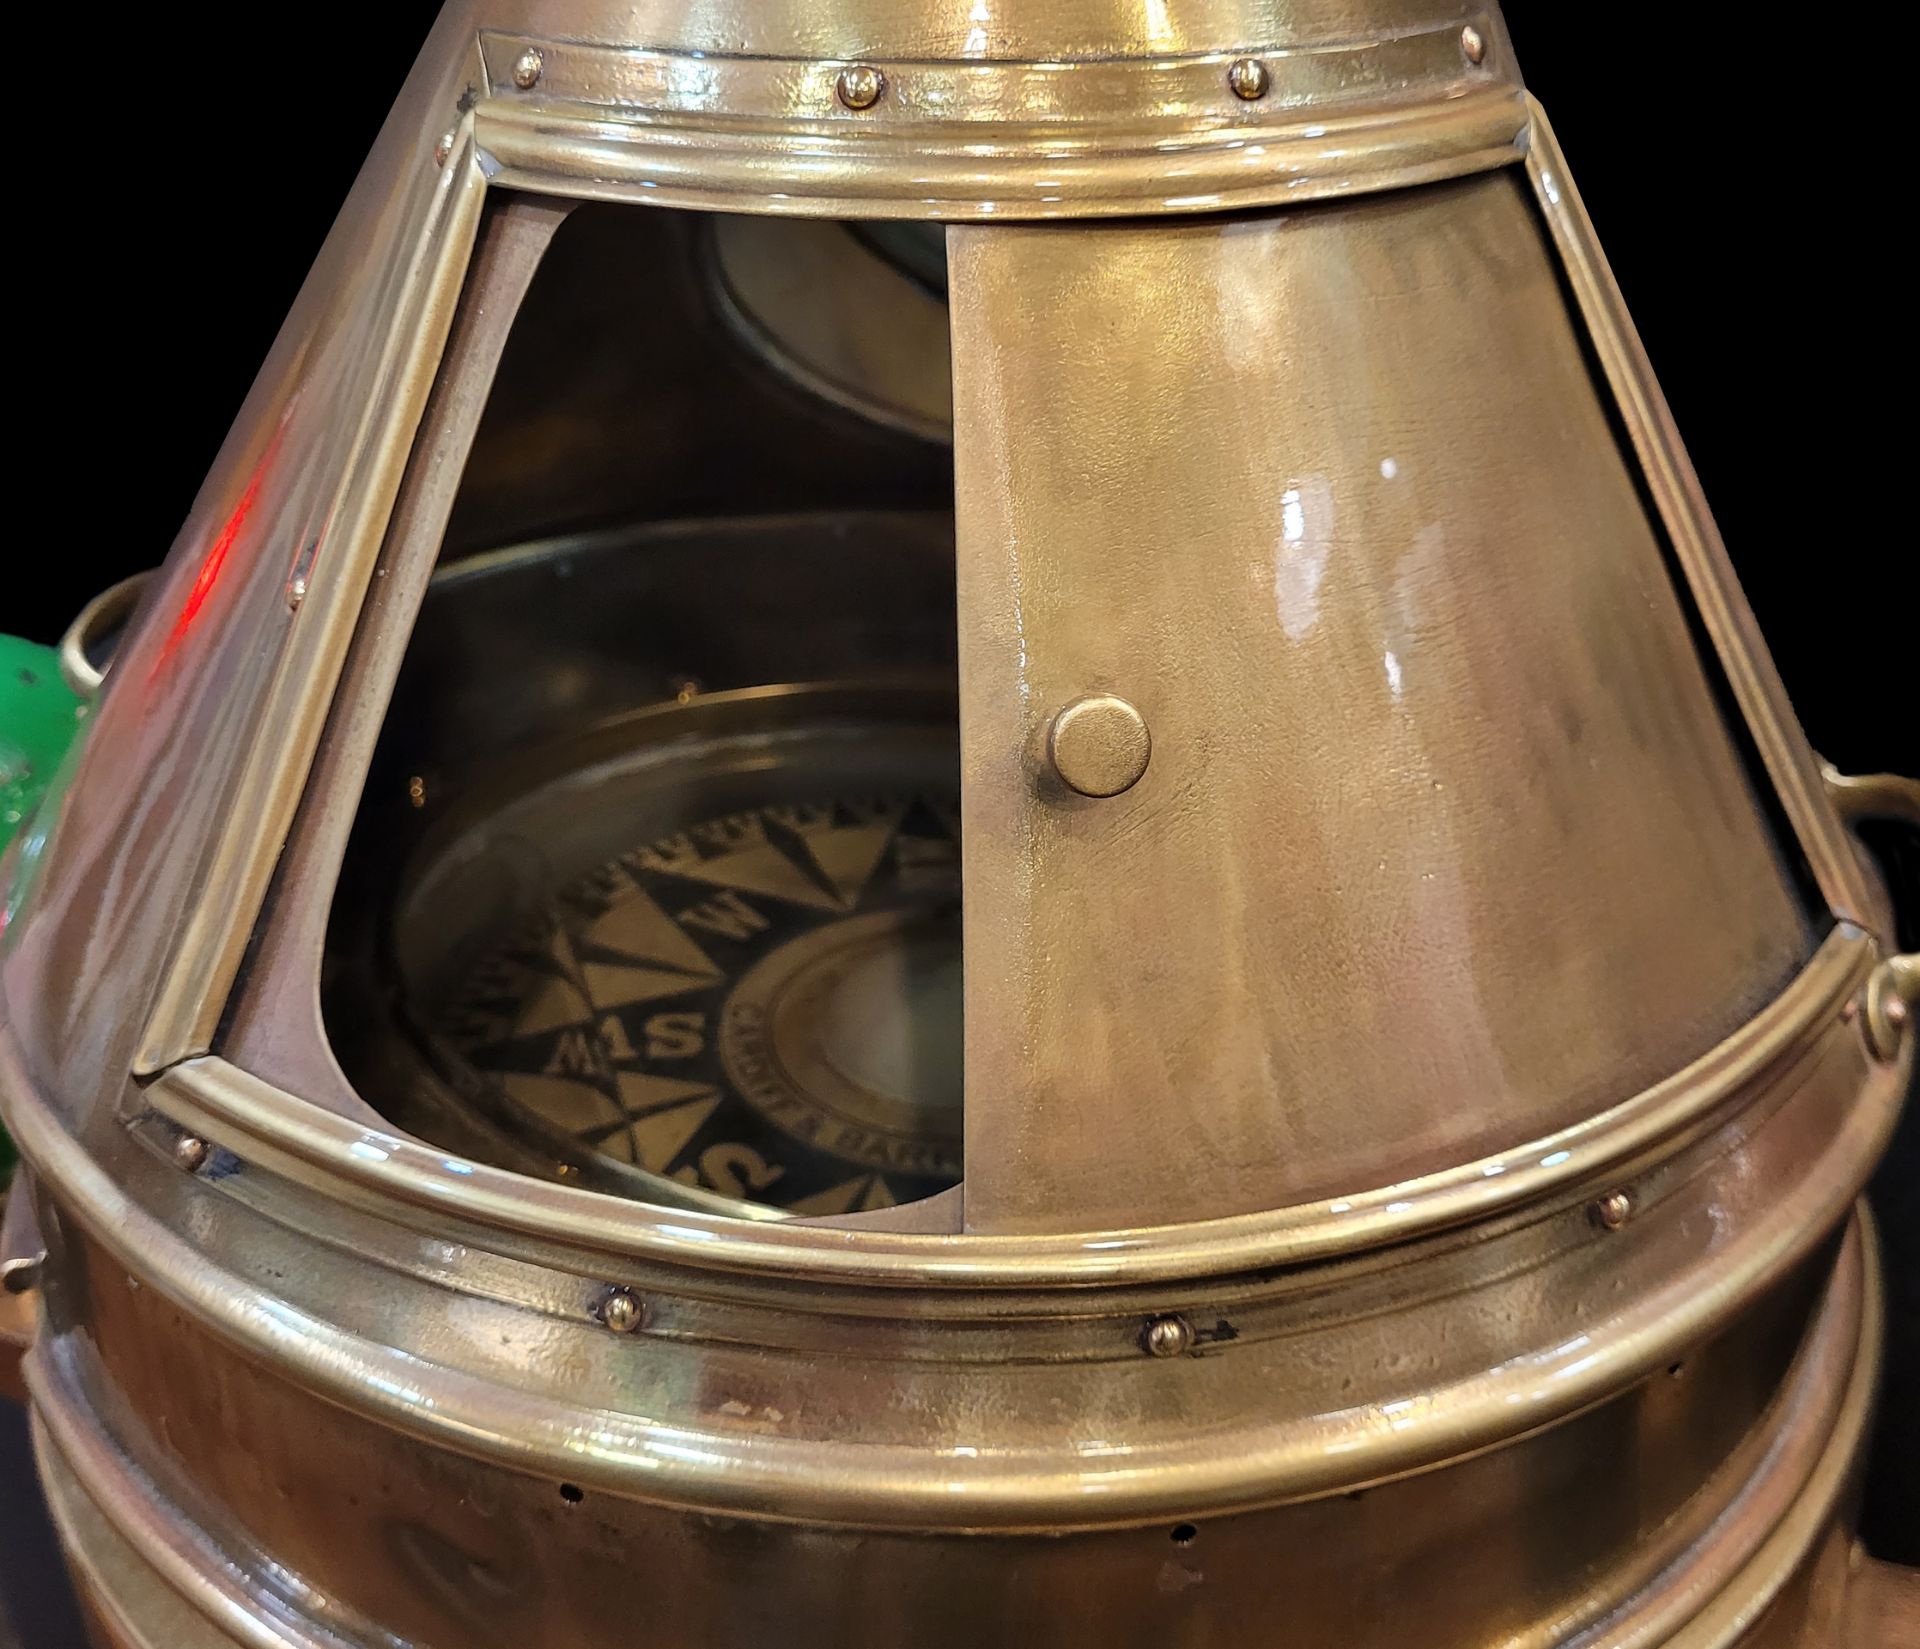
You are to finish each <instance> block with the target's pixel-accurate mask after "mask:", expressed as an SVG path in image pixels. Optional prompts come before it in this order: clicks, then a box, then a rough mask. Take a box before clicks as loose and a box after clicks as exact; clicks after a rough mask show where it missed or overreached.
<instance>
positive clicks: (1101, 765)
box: [1047, 693, 1153, 796]
mask: <svg viewBox="0 0 1920 1649" xmlns="http://www.w3.org/2000/svg"><path fill="white" fill-rule="evenodd" d="M1152 755H1153V738H1152V736H1151V735H1150V734H1149V733H1148V732H1147V724H1146V722H1145V720H1144V719H1143V718H1142V717H1141V715H1140V712H1139V711H1138V710H1136V709H1134V707H1133V706H1132V705H1131V704H1129V703H1127V701H1126V700H1125V699H1122V698H1115V697H1114V696H1113V695H1112V694H1111V693H1090V694H1088V695H1087V696H1086V697H1085V698H1077V699H1075V700H1074V701H1073V703H1071V704H1069V705H1068V706H1067V707H1066V708H1065V709H1064V710H1062V711H1061V712H1060V713H1059V714H1058V715H1057V716H1055V717H1054V718H1053V725H1052V726H1051V727H1049V728H1048V729H1047V756H1048V758H1049V760H1051V761H1052V763H1053V770H1054V771H1055V772H1056V773H1058V774H1059V775H1060V777H1061V779H1062V780H1064V781H1065V783H1066V784H1067V785H1068V787H1069V788H1071V789H1074V790H1077V791H1079V792H1080V794H1081V795H1083V796H1117V795H1119V794H1120V792H1121V791H1123V790H1130V789H1132V787H1133V786H1134V785H1136V784H1138V783H1139V782H1140V775H1141V774H1142V773H1144V772H1146V770H1147V762H1148V760H1149V758H1151V756H1152Z"/></svg>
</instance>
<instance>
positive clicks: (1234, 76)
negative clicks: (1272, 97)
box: [1227, 57, 1273, 103]
mask: <svg viewBox="0 0 1920 1649" xmlns="http://www.w3.org/2000/svg"><path fill="white" fill-rule="evenodd" d="M1227 84H1228V85H1229V86H1231V87H1232V88H1233V95H1234V96H1235V97H1237V98H1240V99H1242V100H1243V101H1244V102H1247V103H1252V102H1254V101H1255V100H1256V99H1258V98H1262V97H1265V96H1266V95H1267V88H1268V87H1269V86H1271V85H1272V84H1273V77H1272V76H1271V75H1269V74H1268V73H1267V66H1266V64H1264V63H1262V62H1261V61H1260V59H1259V58H1257V57H1236V58H1235V59H1234V60H1233V63H1232V65H1231V66H1230V67H1229V68H1228V70H1227Z"/></svg>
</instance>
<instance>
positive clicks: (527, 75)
mask: <svg viewBox="0 0 1920 1649" xmlns="http://www.w3.org/2000/svg"><path fill="white" fill-rule="evenodd" d="M546 66H547V60H546V59H545V58H544V57H542V56H541V55H540V54H539V53H538V52H537V51H535V50H534V49H533V48H532V47H531V46H529V47H528V48H527V49H526V50H525V51H523V52H522V53H521V54H520V55H519V56H518V57H516V58H515V59H514V60H513V83H514V85H516V86H518V87H519V88H520V89H521V91H523V92H524V91H526V90H527V89H528V88H529V87H531V86H533V85H534V84H535V83H536V82H537V81H538V80H539V79H540V71H541V70H542V69H544V68H545V67H546Z"/></svg>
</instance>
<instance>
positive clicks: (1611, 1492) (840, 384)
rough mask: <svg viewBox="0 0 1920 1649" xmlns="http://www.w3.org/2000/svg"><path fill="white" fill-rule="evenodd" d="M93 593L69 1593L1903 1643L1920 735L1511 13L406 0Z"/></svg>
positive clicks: (16, 1092)
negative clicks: (1659, 306) (426, 30)
mask: <svg viewBox="0 0 1920 1649" xmlns="http://www.w3.org/2000/svg"><path fill="white" fill-rule="evenodd" d="M132 599H133V598H132V595H131V592H130V593H129V595H128V597H126V598H123V599H119V600H117V601H116V602H109V603H108V604H107V605H106V606H104V607H102V608H100V609H99V610H97V611H92V612H91V613H90V616H89V617H88V618H87V619H86V620H83V622H82V623H81V624H80V625H79V626H77V627H76V633H75V638H74V641H73V646H72V649H71V654H72V656H71V658H70V661H69V667H70V673H72V674H73V675H74V677H75V679H76V681H78V682H81V683H83V684H84V686H85V688H86V690H87V691H88V692H90V693H97V695H98V700H97V704H96V705H95V706H94V709H93V714H92V716H91V718H90V731H89V734H88V737H87V740H86V743H85V745H84V748H83V749H82V750H81V751H80V753H79V754H78V756H77V758H76V759H74V760H73V761H72V762H71V763H70V764H69V766H68V768H67V769H66V771H65V772H64V773H63V775H62V778H61V780H60V782H59V783H58V784H57V785H56V786H55V787H54V789H53V791H52V792H51V794H50V797H49V800H48V801H47V802H46V803H45V804H44V805H43V806H42V808H41V811H40V812H39V813H38V814H37V815H36V816H35V818H34V820H33V821H32V823H31V825H30V827H29V828H28V829H27V830H26V831H25V832H24V833H23V835H22V837H21V839H20V841H19V842H18V844H17V845H16V846H15V848H14V849H13V850H12V851H11V853H10V855H9V857H8V859H7V860H6V862H5V874H4V878H3V880H4V890H5V891H4V898H5V905H4V914H5V931H4V939H3V941H0V943H3V944H4V954H3V957H0V1106H4V1112H5V1120H6V1123H7V1126H8V1128H9V1129H10V1130H11V1131H12V1133H13V1135H14V1137H15V1139H16V1140H17V1142H18V1145H19V1147H20V1150H21V1152H22V1155H23V1158H24V1160H25V1164H26V1181H25V1184H24V1187H23V1189H24V1191H25V1195H21V1194H18V1193H16V1195H15V1196H14V1198H13V1199H12V1201H11V1203H10V1204H9V1209H8V1225H7V1232H6V1239H5V1247H6V1252H5V1254H4V1255H0V1259H4V1261H5V1264H6V1269H5V1271H4V1273H0V1275H4V1277H5V1279H6V1284H7V1290H8V1292H7V1293H6V1295H5V1297H4V1299H3V1300H0V1354H4V1352H5V1351H6V1349H7V1348H8V1347H12V1348H14V1349H16V1350H18V1349H20V1348H22V1347H24V1349H25V1355H24V1362H23V1363H22V1364H21V1369H22V1372H23V1374H24V1379H25V1385H26V1387H27V1390H28V1392H29V1395H30V1400H31V1403H32V1406H33V1413H34V1423H35V1428H36V1439H37V1446H38V1455H39V1460H40V1465H41V1471H42V1474H43V1477H44V1480H45V1484H46V1488H47V1491H48V1495H49V1499H50V1502H51V1504H52V1507H53V1510H54V1515H55V1517H56V1520H57V1521H58V1524H59V1527H60V1532H61V1535H62V1537H63V1539H64V1541H65V1544H66V1549H67V1551H68V1553H69V1555H70V1557H71V1561H72V1565H73V1569H74V1572H75V1575H76V1576H77V1578H78V1581H79V1583H80V1586H81V1589H82V1592H83V1594H84V1596H85V1599H86V1602H87V1606H88V1608H89V1610H90V1611H91V1614H92V1617H93V1619H94V1621H95V1623H96V1627H97V1630H98V1633H99V1636H100V1640H101V1642H102V1643H105V1644H113V1645H126V1646H136V1649H232V1646H235V1645H247V1646H249V1649H342V1646H355V1649H375V1646H390V1645H396V1644H409V1645H420V1646H422V1649H509V1646H510V1649H530V1646H553V1649H560V1646H565V1649H594V1646H600V1645H607V1646H612V1645H616V1644H617V1645H627V1644H632V1643H635V1642H640V1641H644V1642H647V1643H650V1644H658V1645H662V1646H671V1649H683V1646H684V1649H695V1646H725V1649H761V1646H767V1645H773V1644H779V1645H783V1646H792V1649H814V1646H819V1649H825V1646H829V1645H831V1646H834V1649H844V1646H853V1645H874V1646H879V1645H889V1646H891V1645H898V1644H913V1645H917V1646H928V1649H946V1646H954V1649H958V1646H966V1649H975V1646H979V1645H1001V1644H1005V1645H1015V1644H1028V1643H1038V1644H1046V1645H1049V1646H1054V1645H1058V1646H1063V1649H1075V1646H1088V1649H1091V1646H1098V1649H1131V1646H1136V1645H1139V1646H1146V1645H1152V1646H1154V1649H1165V1646H1168V1645H1189V1646H1193V1649H1199V1646H1203V1645H1204V1646H1209V1649H1218V1646H1222V1645H1247V1646H1265V1645H1274V1644H1286V1645H1295V1646H1321V1645H1325V1646H1334V1645H1339V1646H1343V1649H1344V1646H1349V1645H1369V1646H1375V1645H1377V1646H1398V1645H1405V1644H1410V1643H1417V1644H1419V1645H1421V1646H1422V1649H1468V1646H1481V1645H1492V1644H1498V1645H1503V1646H1508V1649H1522V1646H1538V1649H1546V1646H1549V1645H1555V1646H1580V1649H1600V1646H1602V1645H1605V1646H1610V1649H1626V1646H1634V1649H1641V1646H1645V1649H1652V1646H1654V1645H1668V1646H1674V1649H1709V1646H1716V1649H1719V1646H1725V1649H1733V1646H1736V1645H1738V1646H1742V1649H1763V1646H1764V1649H1772V1646H1785V1645H1796V1646H1801V1649H1813V1646H1816V1645H1828V1644H1834V1643H1845V1642H1847V1641H1848V1639H1849V1638H1850V1637H1851V1638H1852V1639H1853V1640H1854V1641H1857V1642H1859V1643H1860V1644H1863V1645H1865V1644H1868V1643H1872V1642H1876V1641H1879V1638H1878V1637H1877V1636H1876V1634H1879V1635H1882V1636H1883V1635H1884V1633H1885V1632H1886V1631H1887V1630H1899V1629H1901V1628H1900V1627H1899V1626H1898V1625H1897V1624H1896V1625H1895V1626H1894V1627H1892V1628H1889V1627H1888V1626H1887V1624H1886V1623H1888V1622H1896V1623H1897V1622H1898V1621H1899V1620H1900V1619H1901V1618H1902V1617H1903V1615H1904V1614H1905V1613H1907V1612H1910V1610H1911V1597H1912V1594H1911V1591H1910V1589H1909V1588H1907V1587H1906V1586H1905V1584H1904V1577H1903V1576H1901V1575H1900V1574H1898V1573H1896V1572H1890V1571H1884V1570H1882V1569H1880V1568H1879V1567H1878V1566H1875V1565H1873V1564H1871V1563H1870V1562H1867V1561H1866V1560H1865V1559H1864V1556H1863V1554H1862V1553H1860V1551H1859V1550H1858V1548H1857V1547H1856V1546H1855V1545H1854V1543H1853V1541H1852V1536H1851V1522H1850V1519H1851V1505H1852V1498H1853V1494H1854V1489H1855V1487H1856V1484H1857V1480H1858V1477H1859V1473H1860V1470H1861V1464H1862V1440H1863V1437H1864V1435H1865V1427H1866V1423H1867V1419H1868V1416H1869V1413H1870V1410H1871V1407H1872V1403H1873V1400H1874V1385H1875V1376H1876V1369H1877V1361H1878V1345H1879V1336H1880V1325H1881V1310H1882V1306H1881V1293H1880V1288H1879V1282H1878V1262H1877V1258H1876V1254H1875V1249H1874V1243H1873V1236H1872V1229H1871V1225H1870V1222H1869V1221H1868V1220H1867V1218H1866V1216H1865V1214H1864V1212H1863V1211H1862V1210H1861V1209H1860V1208H1859V1205H1858V1201H1857V1199H1858V1197H1859V1193H1860V1189H1861V1186H1862V1185H1863V1183H1864V1181H1865V1179H1866V1176H1867V1175H1868V1173H1869V1171H1870V1170H1871V1168H1872V1166H1873V1164H1874V1162H1875V1161H1876V1159H1877V1157H1878V1156H1879V1154H1880V1152H1881V1150H1882V1148H1883V1146H1884V1144H1885V1142H1886V1140H1887V1138H1888V1136H1889V1133H1890V1131H1891V1129H1892V1127H1893V1125H1894V1121H1895V1118H1896V1115H1897V1113H1898V1109H1899V1106H1900V1103H1901V1100H1902V1098H1903V1096H1904V1094H1905V1092H1906V1090H1907V1088H1908V1086H1909V1084H1910V1082H1911V1078H1912V1072H1913V1068H1914V1060H1915V1055H1914V1043H1915V1038H1914V1035H1913V1033H1912V1019H1913V1016H1914V1013H1915V1011H1916V1007H1917V1006H1920V1004H1916V1000H1915V989H1916V977H1917V976H1916V971H1915V965H1914V961H1913V959H1912V958H1911V957H1903V956H1900V955H1897V954H1896V946H1895V943H1894V933H1893V925H1892V916H1891V912H1890V911H1889V909H1888V900H1887V896H1886V893H1885V890H1884V889H1883V887H1882V886H1881V883H1880V881H1879V878H1878V876H1877V874H1876V873H1875V871H1874V870H1873V868H1872V866H1871V864H1870V862H1869V861H1868V859H1867V858H1866V857H1865V855H1864V854H1863V853H1862V852H1861V851H1860V850H1859V849H1858V847H1857V846H1856V843H1855V841H1854V840H1853V838H1852V836H1851V835H1850V834H1849V831H1848V828H1847V827H1848V823H1849V822H1850V821H1851V820H1853V819H1855V818H1857V817H1861V816H1865V815H1868V814H1874V815H1881V814H1887V813H1898V812H1901V811H1902V810H1909V811H1910V810H1912V808H1913V805H1914V791H1913V786H1912V781H1910V780H1902V779H1899V778H1895V777H1891V776H1878V777H1875V778H1872V779H1863V780H1850V779H1846V778H1843V777H1841V776H1839V775H1835V774H1832V773H1831V772H1829V771H1827V770H1823V768H1822V766H1821V764H1820V763H1819V762H1818V761H1817V759H1816V758H1815V757H1814V755H1813V754H1812V752H1811V751H1810V750H1809V749H1808V748H1807V746H1806V743H1805V740H1804V739H1803V737H1802V735H1801V733H1800V730H1799V728H1798V726H1797V725H1796V723H1795V721H1794V718H1793V714H1792V711H1791V708H1790V707H1789V705H1788V703H1787V701H1786V698H1785V695H1784V693H1783V692H1782V690H1781V687H1780V683H1779V681H1778V679H1777V677H1776V676H1775V674H1774V671H1773V668H1772V666H1771V664H1770V662H1769V660H1768V657H1767V654H1766V651H1765V648H1764V646H1763V645H1762V643H1761V641H1760V639H1759V637H1758V636H1757V634H1756V633H1755V629H1754V625H1753V621H1752V618H1751V615H1750V614H1749V612H1748V609H1747V607H1746V605H1745V603H1744V601H1743V599H1742V597H1741V595H1740V592H1739V589H1738V586H1737V585H1736V583H1735V581H1734V579H1733V577H1732V574H1731V572H1730V569H1729V566H1728V562H1727V559H1726V556H1725V554H1724V551H1723V549H1722V547H1721V545H1720V542H1719V540H1718V538H1717V536H1716V534H1715V530H1714V527H1713V523H1712V519H1711V517H1710V515H1709V514H1708V512H1707V510H1706V507H1705V504H1704V501H1703V500H1702V498H1701V496H1700V493H1699V488H1698V486H1697V484H1696V482H1695V480H1694V477H1693V474H1692V471H1691V469H1690V468H1689V466H1688V464H1687V460H1686V456H1685V453H1684V450H1683V449H1682V447H1681V446H1680V443H1679V441H1678V438H1677V436H1676V434H1675V432H1674V430H1673V428H1672V425H1671V421H1670V419H1669V418H1668V415H1667V411H1666V408H1665V405H1664V403H1663V402H1662V400H1661V398H1660V395H1659V391H1658V389H1657V387H1656V385H1655V384H1654V381H1653V379H1652V376H1651V374H1650V373H1649V371H1648V369H1647V365H1646V362H1645V359H1644V357H1643V355H1642V354H1641V352H1640V349H1639V345H1638V343H1637V341H1636V339H1635V336H1634V333H1633V331H1632V328H1631V325H1630V324H1629V322H1628V320H1627V318H1626V316H1625V314H1624V312H1623V310H1622V308H1621V305H1620V301H1619V297H1618V294H1617V292H1616V291H1615V289H1614V286H1613V284H1612V281H1611V279H1610V278H1609V276H1608V274H1607V270H1606V266H1605V263H1604V261H1603V260H1602V258H1601V256H1600V253H1599V251H1598V248H1597V246H1596V244H1595V242H1594V239H1593V236H1592V233H1591V230H1590V228H1589V225H1588V223H1587V220H1586V217H1585V215H1584V213H1583V212H1582V210H1581V207H1580V204H1579V200H1578V197H1577V195H1576V194H1575V192H1574V190H1573V186H1572V183H1571V180H1570V179H1569V178H1568V176H1567V174H1566V170H1565V167H1564V164H1563V162H1562V161H1561V159H1560V156H1559V153H1558V150H1557V149H1556V147H1555V145H1554V141H1553V138H1552V135H1551V132H1550V131H1549V129H1548V127H1547V125H1546V122H1545V120H1544V117H1543V116H1542V115H1541V113H1540V111H1539V109H1538V108H1537V107H1536V106H1535V105H1534V104H1533V103H1532V102H1531V100H1530V99H1529V98H1528V96H1527V94H1526V93H1525V91H1524V90H1523V88H1522V85H1521V82H1520V79H1519V77H1518V73H1517V70H1516V68H1515V66H1514V63H1513V59H1512V53H1511V49H1510V46H1509V43H1508V40H1507V36H1506V32H1505V29H1504V26H1503V25H1502V23H1501V20H1500V17H1499V15H1498V13H1497V12H1496V11H1494V10H1492V9H1490V8H1484V7H1479V8H1471V9H1468V10H1465V11H1462V12H1459V13H1457V14H1444V13H1434V12H1431V11H1428V10H1423V9H1421V8H1420V7H1417V6H1414V5H1412V4H1411V3H1410V0H1218V3H1215V4H1210V5H1190V6H1185V7H1168V6H1161V5H1146V6H1136V5H1132V4H1125V5H1123V4H1118V3H1116V0H1054V3H1050V4H1045V5H1027V6H1021V7H1017V8H1015V7H1009V6H1003V5H1001V4H998V3H997V0H978V3H976V0H905V3H901V4H896V5H880V4H875V3H874V0H720V3H689V0H639V3H638V4H624V5H619V6H614V5H610V4H606V3H604V0H454V3H453V4H451V5H449V6H448V8H447V10H446V12H445V13H444V15H443V17H442V19H441V21H440V24H439V25H438V27H437V29H436V31H435V33H434V35H433V37H432V39H431V40H430V41H429V43H428V45H427V48H426V50H425V52H424V53H423V55H422V58H421V60H420V64H419V67H418V69H417V70H416V72H415V74H414V76H413V77H412V79H411V80H410V81H409V83H408V85H407V87H406V89H405V91H404V92H403V94H402V96H401V98H400V101H399V103H398V104H397V106H396V108H395V111H394V114H393V116H392V118H391V120H390V121H389V123H388V125H387V127H386V129H385V130H384V132H383V134H382V136H381V138H380V141H379V144H378V146H377V147H376V149H375V151H374V153H373V155H372V157H371V158H370V160H369V161H368V163H367V168H366V171H365V172H364V174H363V175H362V178H361V180H360V182H359V184H358V185H357V186H356V188H355V191H354V193H353V195H352V197H351V199H350V200H349V202H348V204H347V207H346V209H345V212H344V213H343V215H342V217H341V220H340V223H339V226H338V227H337V229H336V230H335V233H334V235H333V237H332V238H331V239H330V240H329V242H328V244H327V247H326V249H325V251H324V252H323V254H322V257H321V259H320V262H319V264H318V265H317V266H316V268H315V271H314V274H313V276H312V279H311V281H310V282H309V285H308V286H307V288H306V290H305V291H304V292H303V293H302V296H301V298H300V301H299V304H298V306H297V307H296V309H295V311H294V313H293V315H292V317H291V318H290V319H289V321H288V323H287V327H286V330H285V332H284V333H283V335H282V338H281V340H280V342H279V344H278V345H277V346H276V349H275V352H274V355H273V356H272V358H271V359H270V360H269V362H268V364H267V367H266V369H265V371H264V372H263V373H262V375H261V378H260V380H259V382H258V384H257V386H256V388H255V390H254V392H253V395H252V397H251V398H250V399H249V401H248V403H247V406H246V407H245V409H244V410H243V412H242V415H241V417H240V419H239V421H238V423H237V424H236V426H235V428H234V432H233V435H232V436H231V438H230V439H229V441H228V444H227V446H226V448H225V449H224V451H223V452H222V455H221V458H220V461H219V463H218V465H217V466H216V468H215V470H214V472H213V474H212V475H211V476H210V478H209V479H208V481H207V484H206V486H205V488H204V490H203V492H202V493H201V495H200V498H199V500H198V501H197V503H196V505H195V509H194V513H193V515H192V517H191V518H190V520H189V521H188V523H187V525H186V528H185V530H184V531H183V533H182V536H181V538H180V541H179V542H178V544H177V545H176V546H175V548H174V551H173V553H172V554H171V556H169V557H168V559H167V561H166V563H165V565H164V566H163V567H162V568H161V569H160V570H159V572H158V573H157V574H155V575H154V576H153V577H152V578H151V579H149V580H148V581H147V583H146V584H145V585H144V586H143V587H142V589H141V590H140V591H139V592H138V595H137V607H135V608H134V610H133V612H132V616H131V618H130V619H127V621H126V623H125V628H124V633H123V634H121V635H120V636H119V639H118V640H117V641H113V642H111V646H110V645H109V643H110V639H111V638H109V636H108V634H107V632H108V631H110V630H114V629H116V628H117V627H118V626H119V625H120V623H121V621H122V618H123V617H124V616H125V609H126V608H127V607H128V606H129V605H130V604H131V602H132ZM109 650H110V651H111V653H112V658H111V669H110V670H108V669H107V667H106V666H107V659H106V657H105V656H104V654H105V653H106V652H107V651H109Z"/></svg>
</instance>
